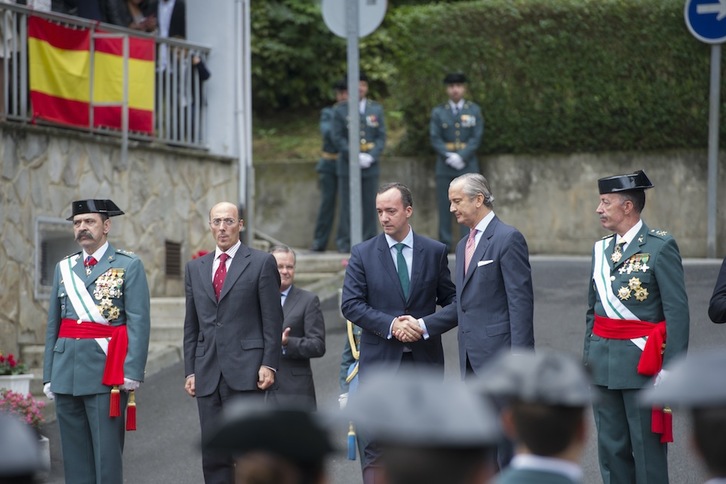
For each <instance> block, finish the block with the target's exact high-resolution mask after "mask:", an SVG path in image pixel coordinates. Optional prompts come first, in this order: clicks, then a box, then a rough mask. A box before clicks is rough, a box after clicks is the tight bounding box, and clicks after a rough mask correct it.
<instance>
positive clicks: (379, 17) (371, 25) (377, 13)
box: [323, 0, 388, 39]
mask: <svg viewBox="0 0 726 484" xmlns="http://www.w3.org/2000/svg"><path fill="white" fill-rule="evenodd" d="M347 3H348V0H323V20H325V25H327V26H328V28H329V29H330V31H331V32H333V33H334V34H335V35H337V36H338V37H343V38H344V39H346V38H348V31H347V29H346V25H345V19H346V14H347V12H346V8H347V5H346V4H347ZM387 6H388V0H358V36H359V37H365V36H366V35H368V34H370V33H372V32H373V31H374V30H376V29H377V28H378V26H379V25H381V22H382V21H383V17H385V16H386V7H387Z"/></svg>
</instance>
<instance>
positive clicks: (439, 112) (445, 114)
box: [429, 75, 484, 249]
mask: <svg viewBox="0 0 726 484" xmlns="http://www.w3.org/2000/svg"><path fill="white" fill-rule="evenodd" d="M459 76H460V77H452V75H448V76H447V77H446V79H445V83H447V84H449V83H452V82H462V83H463V82H465V81H466V78H464V77H463V75H459ZM463 101H464V103H463V105H462V107H461V109H457V110H456V112H454V107H453V106H452V104H453V103H452V102H451V101H447V102H445V103H443V104H441V105H439V106H436V107H435V108H434V109H433V110H432V111H431V122H430V125H429V133H430V138H431V146H433V148H434V151H435V152H436V204H437V207H438V212H439V241H441V242H443V243H444V244H446V246H447V247H449V249H451V247H452V245H451V244H452V233H451V222H452V219H453V215H452V214H451V212H450V211H449V206H450V205H449V184H450V183H451V181H452V180H453V179H454V178H456V177H457V176H459V175H463V174H464V173H479V161H478V160H477V158H476V150H477V149H479V145H480V144H481V140H482V137H483V136H484V118H483V117H482V113H481V109H480V108H479V106H478V105H476V104H475V103H473V102H472V101H468V100H463ZM447 153H457V154H459V156H461V158H462V160H464V163H465V164H466V165H465V166H464V168H462V169H461V170H456V169H454V168H453V167H451V166H449V165H448V164H446V158H447ZM459 230H460V238H461V237H465V236H466V235H467V234H468V233H469V230H468V229H467V228H466V226H464V225H460V227H459Z"/></svg>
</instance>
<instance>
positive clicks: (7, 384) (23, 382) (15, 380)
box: [0, 352, 33, 394]
mask: <svg viewBox="0 0 726 484" xmlns="http://www.w3.org/2000/svg"><path fill="white" fill-rule="evenodd" d="M27 371H28V370H27V368H26V367H25V364H23V363H21V362H20V361H18V360H16V359H15V356H14V355H13V354H12V353H10V354H8V355H4V354H2V352H0V388H6V389H8V390H12V391H14V392H17V393H22V394H26V393H29V392H30V380H32V379H33V375H32V374H31V373H28V372H27Z"/></svg>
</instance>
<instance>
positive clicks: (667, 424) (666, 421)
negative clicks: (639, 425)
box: [660, 407, 673, 444]
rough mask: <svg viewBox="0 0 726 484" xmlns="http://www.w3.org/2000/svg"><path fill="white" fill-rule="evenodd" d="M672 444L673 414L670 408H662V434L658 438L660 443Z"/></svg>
mask: <svg viewBox="0 0 726 484" xmlns="http://www.w3.org/2000/svg"><path fill="white" fill-rule="evenodd" d="M668 442H673V412H671V409H670V407H664V408H663V434H662V435H661V436H660V443H661V444H666V443H668Z"/></svg>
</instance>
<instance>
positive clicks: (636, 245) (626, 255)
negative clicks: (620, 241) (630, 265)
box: [608, 223, 648, 269]
mask: <svg viewBox="0 0 726 484" xmlns="http://www.w3.org/2000/svg"><path fill="white" fill-rule="evenodd" d="M647 233H648V227H647V226H646V225H645V223H643V226H642V227H640V230H639V231H638V233H637V234H636V235H635V237H633V240H632V241H631V242H630V243H629V244H628V247H627V248H626V249H625V250H624V251H623V256H622V257H621V258H620V260H619V261H618V262H614V263H613V269H615V268H617V267H619V266H621V265H622V264H624V263H625V261H626V260H628V259H630V258H631V257H632V256H633V255H634V254H637V253H638V252H640V246H642V245H643V244H645V235H646V234H647ZM613 239H614V238H613ZM610 245H612V246H615V242H614V240H613V243H612V244H610ZM613 248H614V247H613ZM608 250H609V252H610V254H612V253H613V251H612V248H610V247H608ZM608 257H609V256H608Z"/></svg>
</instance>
